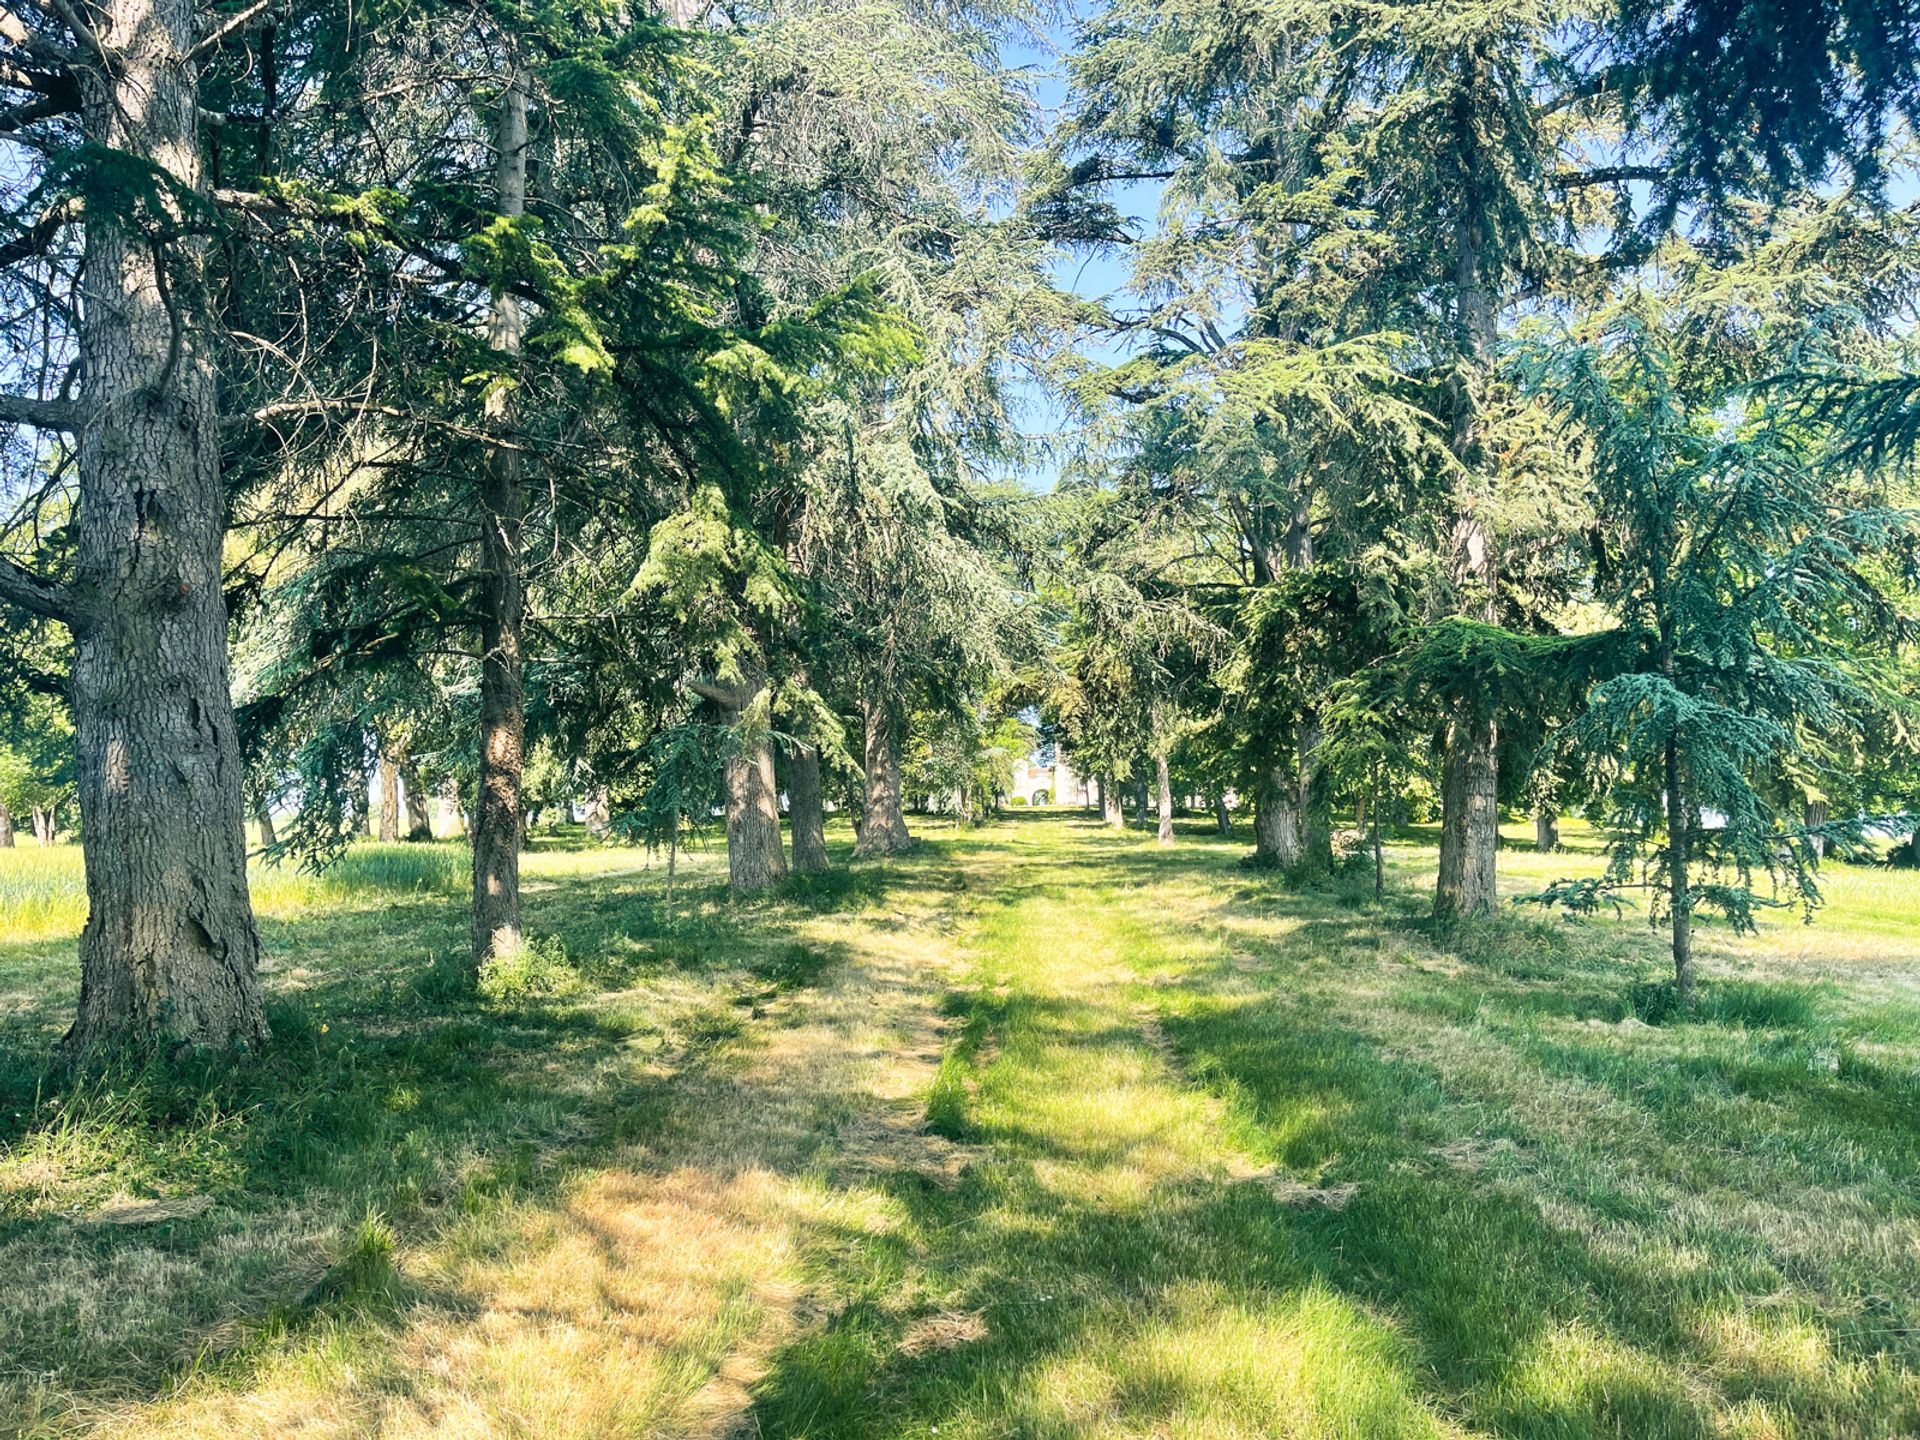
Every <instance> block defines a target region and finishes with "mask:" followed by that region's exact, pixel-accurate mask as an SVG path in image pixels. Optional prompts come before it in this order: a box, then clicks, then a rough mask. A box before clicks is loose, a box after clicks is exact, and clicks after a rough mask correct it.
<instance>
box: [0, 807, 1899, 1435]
mask: <svg viewBox="0 0 1920 1440" xmlns="http://www.w3.org/2000/svg"><path fill="white" fill-rule="evenodd" d="M1206 828H1207V827H1205V826H1204V825H1203V824H1201V823H1198V822H1196V823H1194V824H1192V825H1191V826H1190V827H1188V828H1186V829H1184V830H1183V833H1182V837H1181V838H1182V843H1181V845H1180V846H1179V847H1177V848H1175V849H1174V850H1172V851H1162V850H1160V849H1159V848H1158V847H1156V846H1155V845H1153V843H1152V842H1151V839H1150V838H1144V837H1142V836H1140V835H1138V834H1134V833H1130V834H1127V835H1122V836H1114V835H1111V834H1109V833H1107V832H1105V831H1103V830H1101V829H1100V828H1099V827H1097V826H1094V825H1091V824H1086V823H1083V822H1081V821H1080V820H1079V819H1078V818H1077V817H1075V816H1072V815H1054V816H1045V815H1040V816H1031V817H1022V818H1021V819H1020V820H1018V821H1010V822H1007V823H1003V824H1000V825H997V826H994V827H991V828H989V829H987V830H984V831H980V832H962V833H961V834H959V835H955V834H953V833H952V832H951V831H948V830H944V829H941V830H935V831H930V832H929V833H930V834H935V835H937V836H938V837H939V838H938V840H937V843H934V844H931V845H927V846H924V847H923V849H922V850H921V852H920V853H918V854H917V855H915V856H913V857H911V858H909V859H907V860H905V861H902V862H896V863H894V864H891V865H887V866H864V865H863V866H853V867H849V866H846V865H844V864H842V866H841V868H839V869H837V870H836V871H835V873H834V874H833V875H831V876H828V877H825V878H823V879H817V880H806V881H795V882H792V883H790V884H789V885H788V886H786V887H785V888H783V889H782V890H780V891H779V892H777V893H776V894H774V895H772V896H769V897H767V898H765V899H761V900H757V901H753V902H750V903H744V904H741V903H735V902H732V901H730V900H729V899H728V898H727V896H726V893H725V889H724V885H723V884H722V883H721V881H722V880H723V877H724V856H723V855H722V854H721V853H720V852H719V851H718V849H717V848H716V849H710V850H706V851H703V852H700V853H697V854H695V855H693V856H690V857H682V860H681V865H680V871H679V873H680V877H681V884H680V887H679V890H678V892H677V897H676V900H675V901H674V903H673V904H671V905H669V904H667V903H666V901H665V898H664V893H663V890H664V874H663V868H664V867H663V865H662V863H661V862H660V860H659V859H657V858H656V859H653V860H651V861H650V860H649V858H648V857H646V856H644V855H641V854H638V853H636V852H632V851H627V850H621V849H618V848H605V847H599V846H590V845H585V844H581V843H579V841H578V839H577V837H567V838H564V839H560V840H555V841H548V842H544V843H542V844H538V845H536V847H535V848H534V850H533V851H531V852H530V853H529V854H528V856H527V857H526V864H525V876H526V889H527V911H528V925H529V930H530V932H531V933H532V934H534V935H535V936H537V937H543V938H545V939H550V940H551V942H552V944H551V946H550V948H549V949H548V950H547V951H545V952H543V953H544V954H546V955H547V956H548V957H549V959H548V962H543V963H550V965H551V966H552V967H557V969H556V973H558V971H564V974H563V975H561V977H560V978H561V979H562V980H564V983H556V984H553V985H546V984H541V985H532V984H529V985H526V986H520V987H507V988H503V989H499V990H496V991H492V992H489V991H487V990H485V989H483V988H476V986H475V984H474V983H473V980H472V977H471V976H469V975H468V974H467V973H466V968H465V961H464V949H465V943H466V935H465V915H464V909H463V895H462V890H463V886H464V881H465V867H466V853H465V851H464V850H463V849H462V848H461V847H459V846H457V845H436V846H398V847H377V846H371V845H362V846H356V847H355V849H354V851H353V852H352V854H351V856H350V858H349V860H348V862H347V864H348V865H349V866H351V867H354V868H349V869H343V870H341V871H339V872H336V873H335V874H334V875H332V876H331V877H325V876H323V877H318V878H316V877H312V876H306V875H302V874H300V873H298V872H294V871H276V872H273V873H270V874H262V875H260V876H259V877H257V886H256V896H257V900H256V903H257V905H258V907H259V909H260V912H261V915H262V917H263V922H262V923H263V935H264V939H265V942H266V948H267V956H268V960H267V971H268V973H267V983H268V987H269V992H270V1006H269V1011H270V1019H271V1021H272V1023H273V1026H274V1030H275V1036H276V1038H275V1042H274V1046H273V1048H272V1050H271V1051H270V1053H269V1054H268V1055H267V1056H266V1057H264V1059H262V1060H260V1061H258V1062H256V1063H255V1064H253V1065H251V1066H248V1067H243V1068H242V1069H240V1070H237V1071H223V1070H206V1071H194V1070H191V1069H189V1070H186V1071H175V1072H167V1071H162V1070H159V1069H143V1070H139V1071H134V1072H118V1073H114V1074H110V1075H105V1076H99V1077H94V1078H91V1079H88V1080H86V1081H84V1082H75V1081H72V1080H69V1079H65V1078H62V1077H60V1076H59V1075H58V1074H57V1073H54V1072H48V1071H46V1070H45V1068H44V1063H43V1061H44V1057H45V1056H46V1055H47V1054H48V1053H49V1046H50V1043H51V1040H52V1039H53V1038H54V1037H55V1036H57V1034H58V1032H59V1027H60V1025H61V1024H62V1023H64V1018H65V1016H66V1014H67V1013H69V1011H70V1007H71V1005H72V1000H73V973H72V970H73V948H72V939H71V936H72V933H73V932H72V929H71V928H68V929H67V930H65V931H63V932H58V933H51V934H48V935H46V936H44V937H43V938H41V939H38V940H34V939H28V940H24V941H13V940H12V939H11V937H9V939H7V940H0V1277H4V1283H0V1356H4V1357H5V1360H4V1363H0V1433H12V1432H13V1431H16V1430H17V1431H18V1432H20V1433H22V1434H31V1435H58V1436H66V1435H81V1434H102V1435H105V1434H112V1435H140V1436H146V1435H174V1436H199V1435H222V1434H240V1435H278V1434H293V1433H299V1434H304V1435H324V1436H341V1437H346V1436H362V1435H376V1434H377V1435H384V1436H428V1435H435V1436H451V1435H459V1436H493V1435H501V1436H506V1435H515V1436H526V1435H539V1436H542V1437H545V1436H555V1437H573V1436H581V1437H585V1436H613V1435H618V1436H641V1437H656V1436H657V1437H662V1440H664V1437H669V1436H674V1437H677V1436H686V1435H721V1434H751V1435H761V1436H768V1437H774V1436H784V1437H789V1440H800V1437H807V1440H841V1437H844V1440H856V1437H860V1440H900V1437H907V1440H932V1437H935V1436H936V1435H937V1437H938V1440H951V1437H954V1436H965V1437H972V1440H988V1437H1003V1436H1019V1437H1046V1440H1094V1437H1099V1440H1110V1437H1111V1440H1120V1437H1126V1440H1134V1437H1138V1440H1149V1437H1153V1440H1159V1437H1183V1440H1211V1437H1256V1436H1260V1437H1266V1436H1283V1437H1296V1436H1297V1437H1302V1440H1305V1437H1315V1440H1318V1437H1336V1436H1338V1437H1354V1440H1370V1437H1376V1436H1377V1437H1398V1436H1421V1437H1426V1436H1448V1437H1451V1436H1469V1435H1472V1436H1482V1435H1484V1436H1512V1437H1528V1440H1589V1437H1590V1440H1601V1437H1629V1436H1630V1437H1634V1440H1641V1437H1653V1440H1662V1437H1664V1440H1696V1437H1697V1440H1707V1437H1716V1440H1717V1437H1752V1440H1763V1437H1764V1440H1788V1437H1792V1440H1809V1437H1832V1440H1853V1437H1884V1440H1896V1437H1906V1436H1910V1435H1913V1434H1916V1433H1920V1202H1916V1199H1915V1196H1916V1194H1920V1188H1916V1187H1917V1185H1920V1123H1917V1122H1920V876H1915V875H1913V874H1910V873H1903V872H1893V871H1884V870H1868V869H1855V868H1850V867H1844V866H1830V867H1829V868H1828V872H1827V875H1826V877H1825V883H1826V885H1827V888H1828V891H1829V895H1830V898H1831V902H1832V903H1831V904H1830V905H1829V906H1828V907H1827V909H1826V910H1825V911H1823V912H1822V913H1821V915H1820V917H1819V919H1818V920H1817V922H1816V923H1815V924H1814V925H1812V926H1806V925H1803V924H1801V923H1799V920H1798V918H1797V917H1795V916H1790V915H1775V916H1769V917H1768V918H1767V919H1766V921H1765V923H1764V924H1763V927H1762V931H1761V933H1760V934H1759V935H1757V936H1744V937H1739V936H1734V935H1732V934H1730V933H1729V932H1727V931H1726V930H1724V929H1723V928H1718V927H1712V928H1708V929H1706V930H1704V931H1703V934H1702V945H1701V956H1702V968H1703V978H1702V989H1701V1008H1700V1012H1699V1014H1698V1016H1697V1017H1695V1018H1693V1019H1691V1020H1682V1019H1680V1018H1678V1017H1674V1016H1672V1015H1671V1014H1668V1013H1665V1012H1662V1011H1660V1010H1659V1008H1658V1006H1657V1004H1656V1003H1655V1001H1656V999H1657V995H1656V982H1657V981H1658V979H1659V978H1660V977H1661V976H1662V975H1663V974H1664V971H1665V964H1666V958H1665V954H1664V949H1663V938H1664V937H1663V936H1662V935H1661V934H1659V933H1658V932H1654V931H1650V930H1649V928H1648V926H1647V925H1646V922H1645V916H1644V914H1638V913H1632V912H1630V913H1629V914H1628V915H1626V916H1625V917H1623V918H1620V919H1617V920H1616V919H1612V918H1603V919H1599V920H1593V921H1588V922H1583V923H1569V922H1568V921H1566V920H1565V919H1563V918H1560V917H1557V916H1547V915H1541V914H1539V913H1537V912H1534V911H1531V910H1514V909H1509V911H1507V912H1506V913H1504V914H1502V915H1501V916H1499V917H1496V918H1495V919H1494V920H1492V921H1489V922H1485V923H1483V924H1479V925H1473V926H1465V927H1458V928H1455V929H1453V930H1447V931H1442V930H1437V929H1435V928H1434V927H1433V926H1432V925H1431V924H1430V923H1429V922H1428V921H1427V920H1426V919H1425V912H1426V908H1427V897H1426V894H1425V887H1426V884H1427V883H1428V881H1429V879H1430V876H1431V870H1432V864H1433V856H1432V851H1431V849H1430V848H1425V847H1423V846H1422V845H1421V844H1419V843H1418V839H1417V837H1415V838H1412V839H1407V840H1403V841H1401V842H1399V843H1396V844H1395V845H1394V846H1393V847H1392V848H1391V850H1390V888H1389V893H1388V896H1387V899H1386V902H1385V903H1384V904H1381V905H1376V904H1375V903H1374V902H1373V901H1372V898H1371V885H1370V877H1368V876H1364V875H1356V876H1354V877H1352V878H1351V879H1350V880H1349V879H1342V880H1339V881H1336V882H1332V883H1329V884H1326V885H1324V886H1320V887H1316V888H1308V889H1300V888H1298V887H1292V886H1289V885H1287V884H1285V883H1284V882H1282V881H1280V880H1279V879H1277V878H1276V877H1273V876H1270V875H1266V874H1262V873H1258V872H1252V871H1248V870H1245V869H1242V868H1240V867H1239V866H1238V865H1237V863H1236V861H1237V860H1238V858H1239V856H1240V855H1241V853H1242V851H1243V849H1244V845H1243V844H1241V843H1232V842H1229V843H1219V842H1216V841H1214V840H1212V839H1210V838H1208V836H1207V835H1206V834H1205V830H1206ZM1528 837H1529V832H1528V831H1526V830H1524V829H1522V828H1520V827H1516V828H1515V830H1514V832H1513V835H1512V837H1511V838H1512V839H1513V841H1514V843H1513V844H1512V845H1511V846H1510V847H1509V848H1508V849H1507V850H1506V851H1505V852H1504V853H1503V855H1502V860H1501V864H1502V883H1503V888H1504V889H1505V891H1506V892H1507V893H1508V894H1518V893H1523V892H1525V891H1526V890H1528V889H1531V888H1536V887H1537V886H1538V884H1539V883H1541V882H1542V881H1543V880H1544V879H1547V878H1551V877H1552V876H1553V875H1554V874H1562V873H1569V872H1572V871H1575V870H1577V869H1578V868H1579V867H1589V868H1591V867H1597V866H1598V865H1599V864H1600V863H1601V862H1600V859H1599V856H1598V854H1597V846H1595V845H1594V844H1593V843H1592V837H1591V835H1590V834H1588V833H1586V832H1583V831H1582V830H1581V829H1580V828H1579V827H1577V826H1569V827H1567V831H1566V834H1565V838H1566V839H1567V840H1568V841H1569V843H1570V847H1571V848H1570V849H1569V851H1568V852H1567V853H1563V854H1558V855H1552V856H1536V855H1534V854H1532V853H1531V851H1530V850H1529V849H1528V848H1527V846H1526V845H1525V843H1524V842H1525V840H1526V839H1527V838H1528ZM1244 838H1245V837H1244V836H1242V837H1241V840H1242V841H1244ZM835 842H836V846H837V850H838V855H839V857H840V858H841V859H842V861H844V856H845V850H846V845H847V837H846V835H845V834H844V832H837V833H836V836H835ZM18 853H19V854H21V855H25V856H27V857H30V860H31V858H32V857H34V855H35V852H34V851H33V850H32V849H31V848H28V849H24V850H23V851H21V852H18ZM14 859H15V857H7V856H0V876H4V875H6V874H8V873H24V872H25V870H26V868H27V867H26V865H21V866H20V868H19V871H17V872H9V871H7V870H6V869H5V868H4V867H5V866H6V865H7V864H8V863H9V862H11V861H13V860H14ZM77 860H78V856H77V853H73V852H55V853H54V855H53V856H51V857H46V858H45V859H44V860H43V861H41V863H42V864H43V865H45V866H53V867H57V866H59V865H66V866H70V867H72V868H71V870H70V871H69V872H68V873H69V874H71V875H72V876H73V877H75V878H77V873H78V872H77ZM56 873H58V872H57V870H56ZM20 888H21V892H22V893H24V889H25V887H24V885H22V886H21V887H20ZM74 923H75V924H77V921H75V922H74ZM138 1202H146V1203H149V1204H152V1203H158V1204H159V1205H161V1206H162V1207H163V1209H162V1210H161V1211H160V1212H159V1214H160V1215H161V1217H162V1218H158V1219H149V1220H146V1221H142V1222H140V1223H125V1224H121V1223H112V1221H111V1219H110V1217H112V1216H114V1215H116V1214H125V1213H127V1211H126V1207H127V1206H129V1205H130V1204H136V1203H138ZM164 1207H172V1208H164ZM133 1213H135V1214H136V1216H137V1215H138V1214H139V1213H142V1212H138V1211H135V1212H133Z"/></svg>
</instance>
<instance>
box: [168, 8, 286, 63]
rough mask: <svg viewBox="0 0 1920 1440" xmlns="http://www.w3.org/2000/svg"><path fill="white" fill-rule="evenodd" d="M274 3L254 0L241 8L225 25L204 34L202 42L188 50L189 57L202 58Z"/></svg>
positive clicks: (191, 58) (193, 58) (257, 17)
mask: <svg viewBox="0 0 1920 1440" xmlns="http://www.w3.org/2000/svg"><path fill="white" fill-rule="evenodd" d="M272 4H273V0H253V3H252V4H251V5H249V6H247V7H246V8H245V9H244V10H240V11H238V12H236V13H235V14H233V15H231V16H229V17H228V18H227V22H226V23H225V24H224V25H221V26H220V27H219V28H217V29H215V30H210V31H208V32H207V34H205V35H203V36H202V37H201V38H200V42H199V43H198V44H197V45H195V46H194V47H193V49H191V50H189V51H188V52H187V59H189V60H198V59H201V58H202V57H203V56H205V55H206V53H207V52H208V51H209V50H212V49H213V48H215V47H216V46H217V45H219V43H220V42H221V41H222V40H224V39H226V38H227V37H228V36H229V35H232V34H234V33H235V32H236V31H240V30H244V29H246V27H247V26H249V25H251V24H252V23H253V22H254V21H255V20H258V19H259V18H260V17H261V16H262V15H264V14H265V13H266V11H267V9H268V7H269V6H271V5H272Z"/></svg>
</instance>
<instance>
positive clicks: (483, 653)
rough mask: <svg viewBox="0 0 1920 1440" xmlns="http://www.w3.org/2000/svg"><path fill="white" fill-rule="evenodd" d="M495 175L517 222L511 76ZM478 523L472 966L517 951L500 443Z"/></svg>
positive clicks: (499, 413) (516, 325)
mask: <svg viewBox="0 0 1920 1440" xmlns="http://www.w3.org/2000/svg"><path fill="white" fill-rule="evenodd" d="M494 148H495V153H496V154H497V155H498V157H499V168H498V170H497V172H496V179H495V196H494V203H495V207H496V208H497V209H498V211H499V213H500V214H502V215H505V216H510V217H511V216H518V215H523V214H525V213H526V208H527V92H526V89H525V86H524V84H523V83H522V81H521V79H520V77H519V76H518V75H515V76H514V77H513V78H512V79H511V80H510V81H509V82H508V85H507V89H506V93H505V94H504V95H503V96H502V97H501V102H500V112H499V115H498V117H497V120H496V125H495V133H494ZM524 328H525V320H524V317H523V316H522V314H521V310H520V301H519V299H518V298H517V297H516V296H514V295H512V294H510V293H507V292H505V291H502V292H501V293H500V294H499V295H498V296H496V297H495V298H494V301H493V313H492V316H491V319H490V323H489V326H488V337H487V338H488V341H489V343H490V344H491V345H492V346H493V348H494V349H495V350H496V351H499V352H500V353H502V354H504V355H508V356H512V355H516V354H518V353H519V350H520V340H521V335H522V332H523V330H524ZM507 409H508V404H507V392H506V390H505V389H500V390H496V391H495V392H494V394H492V395H491V396H489V397H488V399H487V417H488V419H489V421H490V422H491V423H492V424H494V425H495V426H502V425H504V423H505V421H506V419H507ZM480 503H481V517H480V519H481V525H480V587H479V591H480V593H479V605H480V616H481V619H480V793H479V798H478V800H477V802H476V805H475V809H474V816H473V910H472V920H471V930H472V940H473V959H474V963H475V964H476V965H480V964H484V963H485V962H486V961H487V960H488V959H489V958H491V957H492V956H495V955H511V954H514V953H516V952H517V951H518V950H519V949H520V834H521V815H520V779H521V774H522V772H523V771H524V769H525V766H526V745H527V713H526V691H525V686H524V681H523V677H522V673H521V668H522V664H523V654H522V646H523V639H524V637H523V634H522V632H523V630H524V628H525V622H526V577H525V575H524V574H523V573H522V569H521V554H520V531H521V517H522V514H523V511H524V508H525V503H526V501H525V497H524V496H523V495H522V494H521V473H520V457H519V454H518V452H516V451H514V450H512V449H509V448H508V447H506V446H504V445H494V446H490V447H489V448H488V450H487V454H486V459H485V465H484V470H483V472H482V480H481V495H480Z"/></svg>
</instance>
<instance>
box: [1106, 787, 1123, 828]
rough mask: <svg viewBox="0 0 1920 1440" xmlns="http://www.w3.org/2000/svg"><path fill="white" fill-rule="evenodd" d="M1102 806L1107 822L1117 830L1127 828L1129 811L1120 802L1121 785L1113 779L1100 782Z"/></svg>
mask: <svg viewBox="0 0 1920 1440" xmlns="http://www.w3.org/2000/svg"><path fill="white" fill-rule="evenodd" d="M1100 808H1101V810H1102V812H1104V816H1105V819H1106V822H1107V824H1109V825H1110V826H1112V827H1113V828H1114V829H1115V830H1124V829H1126V828H1127V813H1126V811H1125V810H1124V809H1123V808H1122V807H1121V804H1120V786H1119V785H1118V784H1117V783H1116V782H1115V781H1113V780H1111V779H1103V780H1102V781H1101V782H1100Z"/></svg>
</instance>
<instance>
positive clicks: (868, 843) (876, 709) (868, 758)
mask: <svg viewBox="0 0 1920 1440" xmlns="http://www.w3.org/2000/svg"><path fill="white" fill-rule="evenodd" d="M865 708H866V716H865V719H866V747H865V749H866V754H865V757H864V758H865V762H866V763H865V765H864V767H863V768H864V770H865V773H866V796H865V802H864V804H863V805H862V807H861V816H860V837H859V840H858V842H857V843H856V844H855V845H854V849H853V853H854V854H855V855H856V856H861V857H865V856H868V855H897V854H900V853H901V852H903V851H906V850H911V849H912V848H913V836H912V835H911V834H909V833H908V832H907V817H906V814H905V813H904V811H903V809H902V804H901V796H900V734H899V724H898V722H897V721H896V719H895V717H894V715H893V710H892V707H891V706H889V705H888V704H887V703H886V701H885V700H884V699H882V698H874V699H869V700H868V701H867V703H866V707H865Z"/></svg>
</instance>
